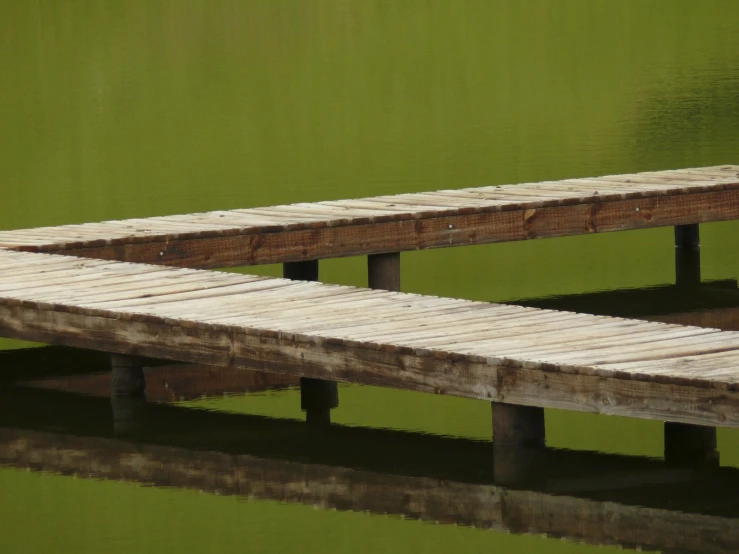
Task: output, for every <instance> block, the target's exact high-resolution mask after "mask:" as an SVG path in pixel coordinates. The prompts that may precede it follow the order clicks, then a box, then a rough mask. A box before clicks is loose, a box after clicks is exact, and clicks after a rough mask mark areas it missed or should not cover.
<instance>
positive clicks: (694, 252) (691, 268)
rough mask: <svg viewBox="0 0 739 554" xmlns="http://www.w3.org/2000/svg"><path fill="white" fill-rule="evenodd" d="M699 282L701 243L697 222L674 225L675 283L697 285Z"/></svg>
mask: <svg viewBox="0 0 739 554" xmlns="http://www.w3.org/2000/svg"><path fill="white" fill-rule="evenodd" d="M700 282H701V243H700V232H699V227H698V224H697V223H696V224H694V225H676V226H675V283H677V284H678V285H680V286H697V285H699V284H700Z"/></svg>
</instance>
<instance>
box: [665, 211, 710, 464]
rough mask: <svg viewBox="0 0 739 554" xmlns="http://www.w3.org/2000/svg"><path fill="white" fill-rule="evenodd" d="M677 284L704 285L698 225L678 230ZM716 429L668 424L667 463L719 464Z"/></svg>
mask: <svg viewBox="0 0 739 554" xmlns="http://www.w3.org/2000/svg"><path fill="white" fill-rule="evenodd" d="M675 283H676V284H677V285H678V286H680V287H685V288H689V287H697V286H699V285H700V283H701V243H700V229H699V225H698V224H697V223H696V224H693V225H677V226H675ZM718 459H719V455H718V451H717V450H716V428H715V427H703V426H699V425H689V424H687V423H671V422H666V423H665V460H666V461H667V462H668V463H676V464H693V465H694V464H699V465H700V464H709V465H710V464H714V463H715V464H718Z"/></svg>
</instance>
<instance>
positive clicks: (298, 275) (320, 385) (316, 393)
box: [282, 260, 339, 425]
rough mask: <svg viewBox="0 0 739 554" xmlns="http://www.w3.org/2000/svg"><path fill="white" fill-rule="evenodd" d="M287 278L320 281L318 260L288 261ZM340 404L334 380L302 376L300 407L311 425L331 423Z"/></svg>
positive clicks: (286, 267) (285, 267)
mask: <svg viewBox="0 0 739 554" xmlns="http://www.w3.org/2000/svg"><path fill="white" fill-rule="evenodd" d="M282 275H283V276H284V277H285V278H286V279H295V280H299V281H318V260H310V261H307V262H288V263H285V264H283V266H282ZM338 405H339V388H338V385H337V384H336V383H335V382H334V381H324V380H322V379H311V378H308V377H301V378H300V407H301V409H302V410H303V411H304V412H305V419H306V422H307V423H309V424H311V425H328V424H330V423H331V410H332V409H333V408H336V407H338Z"/></svg>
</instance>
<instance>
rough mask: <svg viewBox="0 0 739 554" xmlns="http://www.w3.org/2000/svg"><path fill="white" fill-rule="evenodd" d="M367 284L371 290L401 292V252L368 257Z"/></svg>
mask: <svg viewBox="0 0 739 554" xmlns="http://www.w3.org/2000/svg"><path fill="white" fill-rule="evenodd" d="M367 283H368V285H369V288H371V289H379V290H390V291H394V292H399V291H400V252H390V253H388V254H372V255H370V256H367Z"/></svg>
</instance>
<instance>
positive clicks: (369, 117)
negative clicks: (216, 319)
mask: <svg viewBox="0 0 739 554" xmlns="http://www.w3.org/2000/svg"><path fill="white" fill-rule="evenodd" d="M2 8H3V10H2V13H3V15H2V17H0V76H1V77H0V129H2V130H1V131H0V149H1V151H2V154H3V155H2V160H3V163H2V165H0V183H1V184H0V186H1V187H2V189H1V190H2V197H1V198H2V201H1V202H0V228H8V229H11V228H21V227H34V226H41V225H56V224H63V223H73V222H82V221H95V220H103V219H120V218H125V217H137V216H150V215H163V214H171V213H185V212H194V211H205V210H210V209H224V208H243V207H249V206H256V205H269V204H278V203H287V202H297V201H311V200H326V199H332V198H342V197H356V196H366V195H376V194H387V193H394V192H410V191H422V190H433V189H438V188H457V187H470V186H476V185H488V184H500V183H515V182H523V181H538V180H553V179H559V178H566V177H579V176H592V175H601V174H607V173H626V172H631V171H642V170H655V169H667V168H678V167H697V166H706V165H716V164H723V163H735V164H736V163H739V133H737V129H739V32H737V29H736V22H737V21H739V3H737V2H735V1H733V0H725V1H718V0H717V1H707V0H701V2H696V1H685V0H683V1H679V0H651V1H648V2H646V1H641V0H637V1H629V0H619V1H615V0H608V1H602V0H570V1H565V0H562V1H554V0H520V1H508V2H502V1H483V0H458V1H452V0H447V1H441V0H440V1H420V0H401V1H397V2H385V1H362V2H359V1H350V0H325V1H318V0H306V1H302V2H301V1H298V0H260V1H255V0H250V1H246V2H233V1H225V0H211V1H209V2H204V1H202V0H178V1H174V0H173V1H166V0H149V1H143V0H132V1H129V2H82V1H74V0H66V1H64V0H62V1H59V2H41V1H38V0H24V1H21V0H8V1H3V2H2ZM737 231H739V225H737V224H736V223H722V224H712V225H705V226H703V227H702V229H701V233H702V242H703V267H702V272H703V276H704V278H708V279H719V278H737V277H738V276H739V258H738V257H737V256H736V255H735V252H736V251H737V248H739V233H738V232H737ZM671 233H672V232H671V230H670V229H657V230H652V231H641V232H629V233H619V234H610V235H603V236H585V237H573V238H565V239H549V240H540V241H531V242H527V243H509V244H500V245H490V246H481V247H470V248H457V249H446V250H440V251H425V252H414V253H407V254H403V259H402V272H403V285H402V286H403V290H405V291H409V292H420V293H429V294H439V295H445V296H456V297H464V298H471V299H480V300H509V299H514V298H520V297H526V296H545V295H549V294H562V293H574V292H586V291H594V290H603V289H612V288H619V287H637V286H644V285H655V284H660V283H670V282H672V281H673V278H674V275H673V250H672V243H671V240H672V234H671ZM364 263H365V262H364V260H363V259H342V260H331V261H327V262H323V263H322V266H321V278H322V279H323V280H325V281H329V282H336V283H343V284H354V285H365V284H366V275H365V265H364ZM247 271H255V272H260V273H263V274H271V275H276V274H278V273H279V271H280V268H279V267H276V266H265V267H260V268H250V269H248V270H247ZM1 344H2V346H4V347H12V346H13V345H14V344H13V343H12V342H10V341H3V342H2V343H1ZM193 404H196V405H207V406H208V407H209V408H213V409H225V410H231V411H237V412H246V413H263V414H268V415H273V416H280V417H299V415H300V414H299V410H298V398H297V394H296V392H295V391H286V392H280V393H274V394H268V395H255V396H253V397H232V398H226V399H224V400H218V401H214V400H208V401H202V402H196V403H193ZM547 418H548V419H547V424H548V439H549V444H551V445H553V446H562V447H569V448H578V449H593V450H595V449H597V450H603V451H607V452H623V453H629V454H639V455H652V456H659V455H660V453H661V450H662V445H661V426H660V425H659V424H658V423H655V422H647V421H636V420H629V419H618V418H605V417H593V416H586V415H582V414H573V413H560V412H551V413H548V414H547ZM336 419H337V420H338V421H340V422H343V423H347V424H351V425H362V426H381V427H391V428H401V429H412V430H420V431H425V432H434V433H442V434H452V435H459V436H465V437H472V438H486V437H489V436H490V417H489V406H487V405H484V404H482V403H476V402H472V401H463V400H459V399H450V398H436V397H430V396H424V395H420V394H410V393H398V392H396V391H382V390H376V389H371V388H363V387H354V388H351V387H350V388H342V406H341V407H340V408H339V410H337V413H336ZM719 440H720V445H719V446H720V448H721V451H722V461H723V463H724V464H726V465H737V466H739V434H738V433H736V432H722V433H721V434H720V436H719ZM0 490H1V491H2V493H0V551H3V552H47V551H51V550H55V551H59V552H130V551H134V550H136V551H141V552H148V551H152V552H153V551H174V550H177V551H181V552H206V551H208V552H209V551H222V552H236V551H242V550H244V549H248V550H250V551H255V552H287V551H300V552H331V553H333V552H354V551H356V552H371V551H372V552H375V551H402V552H409V551H430V552H437V551H438V552H448V551H450V550H454V549H464V550H466V551H480V552H482V551H490V550H493V549H503V550H505V551H512V552H541V553H546V554H553V553H560V552H562V553H564V552H591V551H595V550H599V551H600V550H601V549H598V548H596V547H591V546H585V545H581V544H577V543H571V542H561V541H559V540H556V539H547V538H541V537H528V536H520V535H505V534H500V533H496V532H482V531H478V530H475V529H468V528H462V527H455V526H451V525H430V524H425V523H418V522H412V521H403V520H399V519H396V518H392V517H390V518H389V517H382V516H372V515H367V514H356V513H342V512H333V511H316V510H313V509H312V508H310V507H304V506H299V505H288V504H278V503H272V502H267V501H257V500H253V501H248V502H247V501H240V500H236V499H233V498H221V497H216V496H212V495H207V494H198V493H193V492H182V491H177V490H170V489H153V488H143V487H138V486H136V485H133V484H126V483H109V482H97V481H87V480H82V479H73V478H69V477H61V476H55V475H50V474H43V475H38V474H31V473H26V472H21V471H17V470H12V469H2V470H0ZM605 550H607V549H605Z"/></svg>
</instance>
